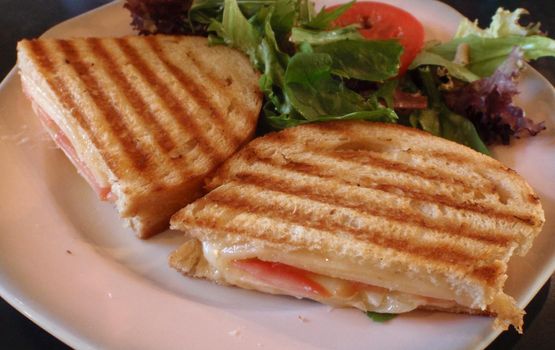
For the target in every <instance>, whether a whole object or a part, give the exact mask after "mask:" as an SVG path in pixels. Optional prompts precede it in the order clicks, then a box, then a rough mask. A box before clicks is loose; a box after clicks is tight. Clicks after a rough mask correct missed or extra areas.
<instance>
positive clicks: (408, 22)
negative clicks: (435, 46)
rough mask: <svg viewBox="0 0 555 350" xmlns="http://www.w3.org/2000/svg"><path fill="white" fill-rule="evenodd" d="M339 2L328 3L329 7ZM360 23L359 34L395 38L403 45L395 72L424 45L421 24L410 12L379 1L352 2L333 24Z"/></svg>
mask: <svg viewBox="0 0 555 350" xmlns="http://www.w3.org/2000/svg"><path fill="white" fill-rule="evenodd" d="M337 6H339V5H336V6H332V7H330V8H329V9H330V10H332V9H334V8H336V7H337ZM350 24H359V25H361V27H362V28H361V29H360V33H361V34H362V35H363V36H364V37H365V38H368V39H373V40H380V39H384V40H385V39H398V40H399V42H400V43H401V45H403V47H404V52H403V54H402V56H401V65H400V68H399V75H402V74H403V73H405V72H406V70H407V68H408V67H409V65H410V64H411V62H412V61H413V60H414V58H415V57H416V55H418V53H419V52H420V50H422V47H423V45H424V27H423V26H422V24H421V23H420V22H419V21H418V20H417V19H416V18H415V17H414V16H413V15H411V14H410V13H408V12H406V11H405V10H402V9H400V8H398V7H395V6H392V5H389V4H384V3H381V2H373V1H361V2H356V3H354V4H353V6H351V7H350V8H349V9H348V10H347V11H345V12H344V13H343V14H342V15H341V16H340V17H339V18H338V19H336V20H335V21H334V25H335V26H338V27H344V26H347V25H350Z"/></svg>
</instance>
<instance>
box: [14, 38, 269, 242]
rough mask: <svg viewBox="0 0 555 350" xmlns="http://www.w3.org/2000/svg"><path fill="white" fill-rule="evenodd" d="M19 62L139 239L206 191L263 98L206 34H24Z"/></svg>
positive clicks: (239, 59)
mask: <svg viewBox="0 0 555 350" xmlns="http://www.w3.org/2000/svg"><path fill="white" fill-rule="evenodd" d="M18 64H19V67H20V73H21V76H22V79H23V80H24V81H25V83H26V84H27V85H28V87H29V89H28V90H29V91H30V93H31V95H32V96H31V98H32V99H33V100H34V101H35V102H36V103H37V104H38V105H39V106H40V107H42V108H43V109H45V110H47V111H49V114H50V116H51V117H52V119H53V120H54V121H55V122H56V123H57V124H58V125H59V126H60V128H61V129H62V130H63V131H64V133H65V134H66V135H68V136H69V137H70V139H71V141H72V144H73V145H74V147H75V148H76V151H77V153H78V155H79V156H80V157H81V158H82V160H83V161H84V162H85V163H86V164H87V165H88V166H89V167H91V168H93V169H94V170H95V173H96V174H97V175H98V176H99V178H101V179H102V182H104V185H106V186H110V187H112V192H113V193H115V194H116V195H117V197H118V201H117V206H118V209H119V211H120V214H121V216H122V217H123V218H125V219H127V220H128V221H129V223H130V225H131V226H132V227H133V228H134V229H135V230H136V231H137V233H138V234H139V236H141V237H148V236H150V235H152V234H154V233H156V232H159V231H161V230H164V229H165V228H167V226H168V220H169V217H170V216H171V214H173V213H174V212H175V211H177V210H178V209H179V208H181V207H183V206H184V205H185V204H187V203H189V202H190V201H192V200H194V199H196V198H198V196H200V195H201V193H202V191H201V187H202V186H201V184H202V181H203V179H204V177H205V176H206V175H207V174H209V173H211V172H212V171H213V170H214V169H215V168H216V167H217V166H218V165H219V164H220V163H221V162H222V161H224V160H225V159H226V158H227V157H229V156H230V155H231V154H233V153H234V152H235V151H236V150H237V149H238V148H239V147H240V146H241V145H243V144H244V143H245V142H247V141H248V140H249V139H250V138H251V137H252V136H253V133H254V130H255V126H256V122H257V118H258V113H259V110H260V106H261V103H262V95H261V92H260V90H259V88H258V73H257V72H255V71H254V69H253V68H252V66H251V64H250V62H249V60H248V58H246V57H245V56H244V55H243V54H241V53H240V52H238V51H236V50H233V49H230V48H227V47H222V46H219V47H209V46H208V43H207V40H206V38H201V37H177V36H148V37H134V36H130V37H124V38H102V39H99V38H87V39H68V40H64V39H37V40H23V41H21V42H20V43H19V44H18ZM231 67H233V68H231ZM208 91H210V93H209V92H208Z"/></svg>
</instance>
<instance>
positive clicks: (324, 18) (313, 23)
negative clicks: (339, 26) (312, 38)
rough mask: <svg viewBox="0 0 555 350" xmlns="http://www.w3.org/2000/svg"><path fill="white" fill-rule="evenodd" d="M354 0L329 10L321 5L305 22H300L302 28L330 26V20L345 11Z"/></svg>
mask: <svg viewBox="0 0 555 350" xmlns="http://www.w3.org/2000/svg"><path fill="white" fill-rule="evenodd" d="M355 1H356V0H353V1H351V2H348V3H346V4H343V5H341V6H338V7H337V8H335V9H333V10H332V11H329V10H328V9H326V7H325V6H324V7H322V9H321V10H320V12H318V14H317V15H316V16H315V17H314V18H312V19H311V20H310V21H308V22H306V23H301V25H302V26H303V27H304V28H308V29H317V30H324V29H327V28H329V27H330V25H331V22H333V21H335V20H336V19H337V18H339V16H341V15H342V14H343V13H344V12H345V11H347V10H348V9H349V8H350V7H351V6H353V4H354V3H355Z"/></svg>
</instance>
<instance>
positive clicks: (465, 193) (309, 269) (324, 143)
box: [170, 122, 544, 330]
mask: <svg viewBox="0 0 555 350" xmlns="http://www.w3.org/2000/svg"><path fill="white" fill-rule="evenodd" d="M208 189H210V190H211V192H209V193H208V194H207V195H206V196H205V197H203V198H201V199H200V200H197V201H196V202H194V203H193V204H191V205H189V206H187V207H186V208H184V209H182V210H181V211H179V212H178V213H177V214H175V215H174V216H173V217H172V220H171V226H172V227H173V228H174V229H179V230H182V231H185V232H186V233H187V234H188V235H189V236H190V237H192V238H191V239H190V240H189V241H188V242H187V243H185V244H184V245H183V246H182V247H181V248H179V249H178V250H177V251H176V252H174V253H173V254H172V255H171V256H170V265H171V266H173V267H175V268H176V269H178V270H179V271H181V272H183V273H185V274H187V275H191V276H195V277H202V278H208V279H212V280H214V281H216V282H218V283H222V284H231V285H236V286H239V287H243V288H248V289H256V290H260V291H263V292H267V293H274V294H286V295H292V296H296V297H307V298H311V299H314V300H318V301H320V302H323V303H327V304H332V305H336V306H351V307H356V308H359V309H362V310H365V311H377V312H392V313H399V312H407V311H410V310H413V309H433V310H445V311H452V312H465V313H471V314H489V315H496V323H497V325H498V326H500V327H502V328H505V329H506V328H507V327H508V326H509V325H510V324H512V325H514V326H515V327H516V328H517V329H519V330H521V327H522V316H523V310H521V309H519V308H518V307H517V306H516V305H515V301H514V300H513V299H512V298H511V297H510V296H508V295H506V294H505V293H504V292H503V290H502V287H503V284H504V282H505V280H506V278H507V275H506V270H507V263H508V261H509V259H510V257H511V256H512V254H513V253H515V252H516V253H518V254H520V255H523V254H525V253H526V252H527V251H528V250H529V248H530V246H531V245H532V241H533V239H534V237H535V236H536V235H537V234H538V233H539V232H540V230H541V227H542V225H543V222H544V214H543V210H542V208H541V204H540V202H539V199H538V197H537V196H536V194H535V193H534V191H533V190H532V189H531V188H530V186H529V185H528V184H526V182H525V181H524V180H523V179H522V178H521V177H520V176H518V175H517V174H516V173H515V172H514V171H512V170H510V169H508V168H506V167H505V166H503V165H502V164H501V163H499V162H498V161H496V160H494V159H492V158H490V157H487V156H485V155H482V154H479V153H477V152H475V151H473V150H471V149H469V148H467V147H465V146H462V145H459V144H455V143H453V142H450V141H447V140H444V139H441V138H437V137H434V136H432V135H429V134H427V133H425V132H422V131H418V130H416V129H412V128H406V127H403V126H399V125H391V124H381V123H368V122H333V123H319V124H311V125H303V126H299V127H295V128H291V129H287V130H284V131H282V132H279V133H274V134H270V135H267V136H264V137H262V138H259V139H256V140H254V141H252V142H251V143H249V144H248V145H247V146H246V147H244V148H243V149H242V150H241V151H240V152H238V153H237V154H236V155H234V156H233V157H232V158H230V159H229V160H228V161H227V162H225V163H224V164H223V165H222V166H221V167H220V169H219V170H218V171H217V172H216V173H215V175H214V176H213V177H211V180H210V181H209V182H208Z"/></svg>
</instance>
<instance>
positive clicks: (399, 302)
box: [202, 242, 458, 313]
mask: <svg viewBox="0 0 555 350" xmlns="http://www.w3.org/2000/svg"><path fill="white" fill-rule="evenodd" d="M202 246H203V254H204V257H205V259H206V260H207V262H208V263H209V265H210V266H211V268H212V269H213V271H214V273H215V274H217V275H218V277H219V278H221V279H223V280H224V281H225V282H226V283H229V284H233V285H236V286H239V287H242V288H247V289H255V290H259V291H263V292H266V293H271V294H284V295H290V296H294V297H297V298H309V299H313V300H317V301H319V302H322V303H325V304H329V305H334V306H352V307H356V308H358V309H361V310H363V311H373V312H381V313H404V312H409V311H412V310H415V309H417V308H419V307H422V306H428V307H429V306H432V307H436V308H440V309H449V308H454V307H457V306H458V304H457V303H456V302H455V301H454V300H448V299H441V298H436V297H432V296H425V295H421V294H418V292H417V293H407V292H402V291H396V290H391V289H388V288H384V287H381V286H376V285H373V284H369V283H364V282H361V281H360V280H358V281H357V280H349V279H344V278H340V277H337V276H334V275H333V274H331V275H327V274H322V273H319V272H314V271H311V270H309V269H306V268H304V267H303V265H305V266H306V265H311V264H310V263H309V264H302V263H301V264H295V265H290V264H288V263H284V262H280V261H278V260H279V259H277V256H275V254H263V255H266V256H265V257H262V256H261V254H256V253H257V252H256V250H254V249H249V247H245V246H235V247H225V248H219V247H218V246H216V245H213V244H210V243H208V242H203V243H202ZM272 255H274V256H273V258H274V259H272ZM268 258H269V259H271V260H266V259H268ZM297 262H298V261H297ZM332 270H333V269H332Z"/></svg>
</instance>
